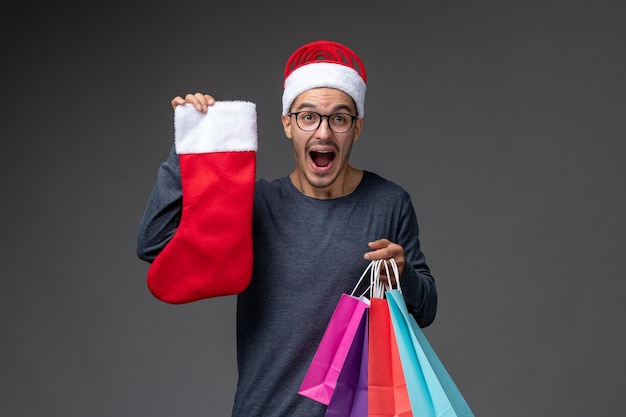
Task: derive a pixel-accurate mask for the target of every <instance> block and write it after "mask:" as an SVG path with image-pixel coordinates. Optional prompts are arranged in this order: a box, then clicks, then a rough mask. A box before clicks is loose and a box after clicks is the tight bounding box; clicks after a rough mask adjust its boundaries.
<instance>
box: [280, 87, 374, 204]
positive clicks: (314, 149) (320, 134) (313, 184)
mask: <svg viewBox="0 0 626 417" xmlns="http://www.w3.org/2000/svg"><path fill="white" fill-rule="evenodd" d="M301 111H313V112H317V113H319V114H322V115H328V114H333V113H348V114H351V115H356V105H355V104H354V101H353V100H352V97H350V96H349V95H347V94H346V93H344V92H343V91H341V90H337V89H334V88H314V89H311V90H308V91H305V92H304V93H302V94H300V95H299V96H298V97H297V98H296V100H295V101H294V103H293V104H292V106H291V112H292V113H295V112H301ZM282 123H283V127H284V129H285V135H286V136H287V137H288V138H289V139H291V141H292V144H293V150H294V155H295V158H296V170H295V171H294V173H293V174H292V175H295V176H296V177H297V179H298V180H299V182H300V188H301V191H303V192H304V193H305V194H311V193H307V192H306V190H303V188H310V189H311V190H312V192H313V194H316V193H317V191H322V192H324V193H325V194H329V193H330V194H337V193H335V192H333V191H337V192H338V193H339V194H341V188H342V187H343V186H344V184H343V181H341V180H345V173H346V168H347V167H348V160H349V158H350V152H351V150H352V144H353V143H354V142H356V141H357V140H358V138H359V135H360V134H361V129H362V126H363V119H356V120H354V123H353V124H352V127H351V128H350V129H349V130H348V131H347V132H345V133H335V132H333V131H332V130H331V129H330V128H329V125H328V118H326V117H324V118H323V119H322V122H321V124H320V126H319V127H318V128H317V129H316V130H314V131H312V132H305V131H303V130H302V129H300V128H299V127H298V125H297V123H296V116H294V115H291V116H282ZM337 179H340V181H337Z"/></svg>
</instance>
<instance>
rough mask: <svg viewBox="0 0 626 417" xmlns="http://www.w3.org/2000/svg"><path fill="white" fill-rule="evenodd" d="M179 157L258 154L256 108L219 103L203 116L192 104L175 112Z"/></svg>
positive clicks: (243, 104) (239, 104)
mask: <svg viewBox="0 0 626 417" xmlns="http://www.w3.org/2000/svg"><path fill="white" fill-rule="evenodd" d="M174 133H175V134H174V136H175V146H176V153H178V154H187V153H207V152H229V151H256V150H257V118H256V105H255V104H254V103H251V102H248V101H217V102H215V104H214V105H212V106H209V110H208V112H207V113H202V112H199V111H198V110H196V108H195V107H194V106H193V105H192V104H190V103H187V104H183V105H180V106H177V107H176V109H175V110H174Z"/></svg>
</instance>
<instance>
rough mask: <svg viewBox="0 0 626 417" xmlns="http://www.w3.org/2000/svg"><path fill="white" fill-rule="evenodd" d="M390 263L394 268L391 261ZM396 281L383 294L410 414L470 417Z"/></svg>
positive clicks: (468, 408) (433, 416) (434, 416)
mask: <svg viewBox="0 0 626 417" xmlns="http://www.w3.org/2000/svg"><path fill="white" fill-rule="evenodd" d="M392 266H394V269H395V264H392ZM395 273H396V274H397V269H395ZM396 276H397V275H396ZM396 282H398V287H397V288H390V289H389V290H387V291H386V292H385V297H386V300H387V303H388V306H389V312H390V316H391V322H392V326H393V330H394V334H395V337H396V340H397V343H398V350H399V352H400V358H401V361H402V368H403V372H404V376H405V381H406V385H407V389H408V392H409V398H410V401H411V408H412V410H413V413H414V415H416V416H420V417H474V414H473V413H472V411H471V410H470V407H469V405H468V404H467V402H466V401H465V399H464V398H463V395H462V394H461V392H460V391H459V389H458V388H457V386H456V384H455V383H454V381H453V380H452V378H451V377H450V375H449V373H448V372H447V370H446V369H445V367H444V366H443V363H442V362H441V360H440V359H439V357H438V356H437V354H436V353H435V351H434V349H433V348H432V346H431V345H430V343H429V342H428V340H427V339H426V336H425V335H424V332H423V331H422V329H421V328H420V327H419V325H418V324H417V321H416V320H415V318H414V317H413V316H412V315H411V314H410V313H409V311H408V309H407V307H406V304H405V301H404V296H403V295H402V291H401V288H400V287H399V282H400V281H399V280H396Z"/></svg>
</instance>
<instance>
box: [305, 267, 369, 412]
mask: <svg viewBox="0 0 626 417" xmlns="http://www.w3.org/2000/svg"><path fill="white" fill-rule="evenodd" d="M371 265H372V264H371V263H370V265H369V266H368V267H367V268H366V270H365V271H364V272H363V275H361V278H360V279H359V281H358V283H357V285H356V286H355V287H354V289H353V290H352V293H350V294H347V293H343V294H341V297H340V298H339V302H338V303H337V305H336V307H335V310H334V311H333V314H332V316H331V318H330V320H329V322H328V325H327V326H326V330H325V331H324V335H323V336H322V340H321V341H320V344H319V346H318V347H317V350H316V352H315V354H314V356H313V359H312V361H311V364H310V365H309V368H308V369H307V372H306V374H305V376H304V379H303V380H302V384H301V385H300V388H299V389H298V393H299V394H300V395H303V396H305V397H308V398H310V399H312V400H315V401H317V402H320V403H322V404H325V405H328V403H329V402H330V398H331V397H332V394H333V390H334V389H335V386H336V384H337V378H338V377H339V374H340V372H341V369H342V367H343V365H344V362H345V360H346V357H347V356H348V352H349V351H350V347H351V346H352V341H353V339H354V337H355V335H356V334H357V331H358V328H359V325H360V323H361V319H362V317H363V315H364V314H365V310H366V308H367V307H368V306H369V300H368V299H367V298H366V297H365V296H363V295H361V296H357V295H354V292H355V291H356V289H357V288H358V286H359V284H360V282H361V280H362V279H363V277H364V276H365V275H366V273H367V271H368V270H369V269H370V267H371Z"/></svg>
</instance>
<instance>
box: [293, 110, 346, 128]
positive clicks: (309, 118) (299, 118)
mask: <svg viewBox="0 0 626 417" xmlns="http://www.w3.org/2000/svg"><path fill="white" fill-rule="evenodd" d="M289 115H290V116H291V115H293V116H296V124H297V125H298V127H299V128H300V129H302V130H304V131H305V132H313V131H315V130H317V129H318V128H319V127H320V125H321V124H322V119H323V118H324V117H326V118H327V119H328V127H329V128H330V130H332V131H333V132H335V133H346V132H347V131H348V130H350V129H351V128H352V125H353V124H354V119H356V118H357V117H356V116H353V115H351V114H348V113H333V114H319V113H317V112H314V111H298V112H292V113H289Z"/></svg>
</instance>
